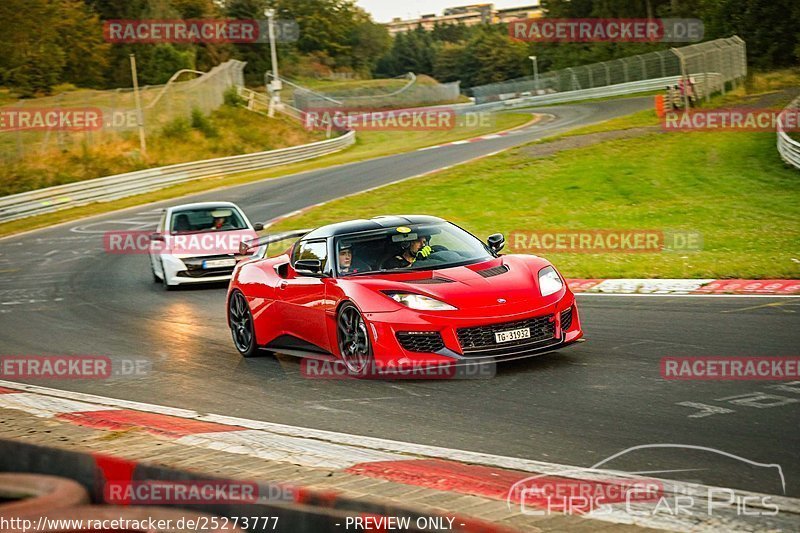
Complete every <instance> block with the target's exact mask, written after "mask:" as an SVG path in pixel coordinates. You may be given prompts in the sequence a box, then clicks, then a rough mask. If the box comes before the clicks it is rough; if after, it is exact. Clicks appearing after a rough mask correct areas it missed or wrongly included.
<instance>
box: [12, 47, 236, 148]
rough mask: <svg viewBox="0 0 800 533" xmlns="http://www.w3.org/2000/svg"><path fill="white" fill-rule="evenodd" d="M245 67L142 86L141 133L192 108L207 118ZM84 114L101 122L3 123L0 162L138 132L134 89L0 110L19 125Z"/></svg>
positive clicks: (56, 98) (41, 100) (65, 95)
mask: <svg viewBox="0 0 800 533" xmlns="http://www.w3.org/2000/svg"><path fill="white" fill-rule="evenodd" d="M244 66H245V63H244V62H242V61H236V60H231V61H227V62H225V63H222V64H220V65H217V66H216V67H214V68H213V69H211V70H210V71H208V72H198V71H190V70H183V71H179V72H177V73H176V74H175V75H174V76H173V77H172V79H171V80H170V81H169V82H168V83H166V84H164V85H154V86H145V87H140V90H139V94H140V99H141V105H142V114H143V117H144V130H145V134H146V135H148V136H149V135H152V134H155V133H158V132H159V131H161V130H162V129H163V128H164V126H165V125H166V124H168V123H169V122H171V121H173V120H175V119H177V118H180V117H183V118H186V119H188V118H189V117H190V116H191V113H192V110H194V109H199V110H200V111H202V112H203V113H206V114H207V113H210V112H211V111H213V110H214V109H217V108H218V107H220V106H221V105H222V103H223V101H224V95H225V91H226V90H227V89H228V88H229V87H232V86H242V85H244V78H243V70H244ZM189 73H193V74H196V75H197V74H199V76H198V77H196V78H194V79H190V80H187V81H177V80H178V79H179V78H181V77H184V78H185V77H186V75H187V74H189ZM84 110H93V111H95V112H97V113H98V114H99V117H100V120H99V121H97V122H96V125H97V127H96V128H85V129H84V130H82V131H72V130H68V129H64V128H59V127H53V128H49V129H45V128H43V127H32V128H26V127H22V126H24V124H23V125H22V126H21V127H8V125H6V127H5V128H3V129H0V161H3V162H13V161H17V160H19V159H22V158H23V157H27V156H35V155H37V154H43V153H45V152H47V151H49V150H55V149H57V150H62V151H68V150H73V149H80V148H81V147H83V146H92V145H93V144H99V143H102V142H106V141H108V140H112V139H113V138H114V137H117V136H120V135H131V134H135V133H136V131H137V129H138V124H139V122H138V117H137V110H136V101H135V97H134V91H133V89H115V90H109V91H96V90H78V91H74V92H68V93H62V94H59V95H56V96H51V97H45V98H37V99H36V100H20V101H19V102H16V103H14V104H12V105H8V106H3V107H0V115H2V116H4V117H6V118H8V117H12V116H13V117H17V118H16V119H15V120H17V123H18V125H19V124H20V123H19V121H20V117H23V116H28V117H35V116H36V115H38V114H41V113H42V112H44V111H56V112H57V114H60V115H64V114H66V113H70V112H81V111H84ZM6 122H9V120H6ZM31 124H33V123H32V122H31Z"/></svg>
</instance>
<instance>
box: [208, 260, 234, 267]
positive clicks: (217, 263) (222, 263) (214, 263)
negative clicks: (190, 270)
mask: <svg viewBox="0 0 800 533" xmlns="http://www.w3.org/2000/svg"><path fill="white" fill-rule="evenodd" d="M235 264H236V259H209V260H208V261H203V268H222V267H232V266H234V265H235Z"/></svg>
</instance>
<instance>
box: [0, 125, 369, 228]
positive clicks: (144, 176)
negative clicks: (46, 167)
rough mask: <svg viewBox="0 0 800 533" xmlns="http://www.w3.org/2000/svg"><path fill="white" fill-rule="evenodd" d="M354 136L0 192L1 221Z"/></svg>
mask: <svg viewBox="0 0 800 533" xmlns="http://www.w3.org/2000/svg"><path fill="white" fill-rule="evenodd" d="M354 142H355V132H354V131H349V132H347V133H345V134H344V135H342V136H341V137H336V138H334V139H327V140H324V141H319V142H315V143H310V144H304V145H302V146H292V147H290V148H281V149H280V150H270V151H267V152H257V153H254V154H243V155H235V156H231V157H221V158H217V159H206V160H203V161H192V162H189V163H180V164H177V165H170V166H166V167H159V168H149V169H146V170H138V171H136V172H128V173H125V174H117V175H115V176H108V177H105V178H97V179H91V180H86V181H80V182H77V183H70V184H66V185H58V186H55V187H48V188H46V189H38V190H35V191H30V192H24V193H19V194H12V195H10V196H5V197H3V198H0V222H8V221H10V220H16V219H19V218H25V217H29V216H33V215H40V214H44V213H50V212H53V211H58V210H60V209H66V208H69V207H77V206H81V205H86V204H89V203H92V202H105V201H109V200H116V199H118V198H124V197H126V196H133V195H135V194H141V193H145V192H150V191H155V190H158V189H162V188H164V187H167V186H170V185H175V184H177V183H183V182H186V181H191V180H195V179H198V178H207V177H211V176H222V175H226V174H233V173H236V172H244V171H248V170H260V169H263V168H269V167H273V166H277V165H282V164H286V163H296V162H298V161H305V160H306V159H312V158H314V157H319V156H322V155H326V154H331V153H333V152H337V151H339V150H342V149H344V148H346V147H348V146H350V145H352V144H353V143H354Z"/></svg>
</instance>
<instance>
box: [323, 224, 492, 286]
mask: <svg viewBox="0 0 800 533" xmlns="http://www.w3.org/2000/svg"><path fill="white" fill-rule="evenodd" d="M335 247H336V251H337V253H336V256H335V257H336V261H337V265H336V268H337V272H338V273H339V275H340V276H348V275H354V274H365V273H370V272H395V271H396V272H403V271H407V270H429V269H439V268H447V267H451V266H459V265H465V264H470V263H476V262H478V261H485V260H487V259H491V257H492V255H491V254H490V253H489V251H488V249H487V248H486V245H484V244H483V243H482V242H481V241H479V240H478V239H477V238H476V237H474V236H473V235H471V234H470V233H467V232H466V231H464V230H462V229H461V228H459V227H458V226H456V225H454V224H451V223H449V222H441V223H435V224H417V225H414V224H412V225H409V226H399V227H393V228H387V229H385V230H380V231H369V232H364V233H358V234H350V235H342V236H340V237H338V238H337V239H336V241H335Z"/></svg>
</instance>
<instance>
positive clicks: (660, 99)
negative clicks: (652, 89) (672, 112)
mask: <svg viewBox="0 0 800 533" xmlns="http://www.w3.org/2000/svg"><path fill="white" fill-rule="evenodd" d="M665 114H666V112H665V111H664V95H663V94H657V95H656V115H658V117H659V118H662V117H663V116H664V115H665Z"/></svg>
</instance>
